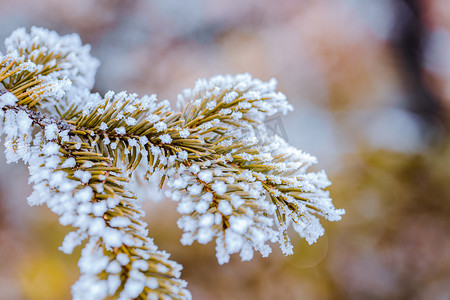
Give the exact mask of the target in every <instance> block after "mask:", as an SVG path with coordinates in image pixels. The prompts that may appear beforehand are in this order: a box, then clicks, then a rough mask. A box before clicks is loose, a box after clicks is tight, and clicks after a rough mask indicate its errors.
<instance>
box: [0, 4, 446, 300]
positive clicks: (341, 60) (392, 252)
mask: <svg viewBox="0 0 450 300" xmlns="http://www.w3.org/2000/svg"><path fill="white" fill-rule="evenodd" d="M32 25H36V26H42V27H47V28H50V29H54V30H56V31H58V32H59V33H60V34H67V33H72V32H77V33H79V34H80V36H81V38H82V40H83V42H85V43H89V44H91V45H92V53H93V55H94V56H96V57H98V58H99V59H100V60H101V63H102V64H101V67H100V69H99V71H98V73H97V81H96V82H97V84H96V86H95V90H96V91H98V92H101V93H104V92H106V91H108V90H110V89H111V90H115V91H121V90H127V91H129V92H137V93H139V94H140V95H143V94H151V93H157V94H158V96H159V98H160V99H165V98H167V99H169V100H171V101H172V103H173V100H174V99H176V95H177V94H178V93H179V92H181V91H182V90H183V89H184V88H187V87H192V86H193V85H194V82H195V80H196V79H197V78H200V77H206V78H208V77H210V76H213V75H215V74H221V73H232V74H236V73H242V72H249V73H251V74H253V75H254V76H255V77H258V78H261V79H263V80H268V79H270V78H271V77H276V78H277V79H278V82H279V89H280V90H281V91H283V92H284V93H285V94H286V95H287V97H288V99H290V102H291V103H292V104H293V105H294V107H295V111H294V112H293V113H290V114H289V115H288V116H286V117H283V118H282V122H283V124H282V125H283V127H284V128H285V130H286V135H287V138H288V140H289V142H290V143H291V144H293V145H294V146H296V147H298V148H300V149H303V150H305V151H307V152H310V153H312V154H314V155H316V156H317V157H318V159H319V164H318V166H317V168H316V169H317V170H318V169H325V170H327V172H328V174H329V177H330V179H331V181H332V182H333V185H332V186H331V187H330V191H331V193H332V197H333V199H334V204H335V206H336V207H339V208H345V209H346V211H347V214H346V215H345V216H344V218H343V220H342V221H340V222H337V223H330V222H323V223H324V226H325V229H326V235H325V236H323V237H321V238H320V239H319V241H318V242H317V243H316V244H314V245H313V246H308V245H307V243H306V242H304V241H303V240H301V239H299V238H295V239H294V243H295V248H294V252H295V254H294V255H292V256H289V257H284V256H283V255H282V254H281V252H280V251H279V250H278V249H277V246H276V245H274V247H273V249H274V251H273V253H272V255H270V256H269V257H268V258H265V259H263V258H261V257H260V256H258V255H257V256H256V257H255V258H254V259H253V260H252V261H251V262H240V261H239V257H233V258H232V260H231V262H230V263H229V264H227V265H225V266H219V265H218V264H217V262H216V258H215V251H214V249H213V247H214V245H208V246H203V245H201V246H199V245H193V246H191V247H182V246H181V244H180V243H179V238H180V236H181V232H180V230H179V229H178V228H177V226H176V224H175V223H176V220H177V218H178V215H177V213H176V209H175V204H174V203H172V202H170V201H161V202H158V203H154V202H151V201H147V202H146V204H145V206H146V211H147V221H148V222H149V224H150V234H151V236H152V237H154V239H155V242H156V244H157V245H158V246H159V247H160V249H163V250H166V251H168V252H170V253H172V258H173V259H174V260H176V261H178V262H179V263H181V264H182V265H183V266H184V270H183V273H182V276H183V278H184V279H186V280H187V281H188V282H189V288H190V290H191V291H192V294H193V298H194V299H207V300H209V299H262V300H265V299H267V300H269V299H439V300H440V299H442V300H444V299H450V250H449V249H450V234H449V232H450V184H449V178H450V176H449V175H450V142H449V135H448V134H449V130H448V129H449V111H450V110H449V109H450V6H449V2H448V0H395V1H394V0H333V1H329V0H278V1H273V0H232V1H219V0H209V1H206V0H184V1H175V0H152V1H151V0H147V1H146V0H133V1H132V0H100V1H99V0H79V1H66V0H40V1H34V0H1V1H0V37H1V39H2V40H3V39H4V38H5V37H7V36H8V35H9V34H10V33H11V32H12V31H13V30H14V29H16V28H17V27H22V26H25V27H31V26H32ZM2 50H4V49H2ZM27 176H28V175H27V170H26V168H25V167H24V166H23V165H20V164H19V165H6V164H5V162H4V157H3V156H1V155H0V299H5V300H9V299H14V300H15V299H19V300H20V299H27V300H28V299H30V300H41V299H45V300H53V299H58V300H59V299H71V296H70V286H71V285H72V284H73V283H74V282H75V281H76V279H77V278H78V275H79V274H78V269H77V266H76V261H77V259H78V255H79V253H76V255H74V256H67V255H65V254H63V253H61V252H59V251H58V250H57V247H58V246H59V245H60V244H61V242H62V240H63V237H64V235H65V233H66V232H68V231H69V230H70V229H69V228H64V227H63V226H60V225H59V224H58V222H57V218H56V216H55V215H53V214H52V213H51V212H49V211H48V209H47V208H46V207H28V206H27V204H26V200H25V199H26V197H27V195H28V194H29V193H30V190H31V188H30V186H28V185H27Z"/></svg>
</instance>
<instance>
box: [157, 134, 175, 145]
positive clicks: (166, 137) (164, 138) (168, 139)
mask: <svg viewBox="0 0 450 300" xmlns="http://www.w3.org/2000/svg"><path fill="white" fill-rule="evenodd" d="M159 138H160V140H161V142H162V143H164V144H170V143H171V142H172V138H171V137H170V135H168V134H167V133H166V134H163V135H161V136H160V137H159Z"/></svg>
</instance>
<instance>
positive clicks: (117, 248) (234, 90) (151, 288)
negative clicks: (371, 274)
mask: <svg viewBox="0 0 450 300" xmlns="http://www.w3.org/2000/svg"><path fill="white" fill-rule="evenodd" d="M6 48H7V53H6V54H5V55H4V56H0V83H1V86H0V137H1V136H2V135H4V136H5V140H4V144H5V148H6V152H5V153H6V159H7V161H8V162H17V161H19V160H22V161H24V162H25V163H26V164H28V166H29V170H30V175H31V176H30V182H31V183H33V193H32V194H31V195H30V197H29V198H28V202H29V204H30V205H38V204H44V203H46V204H47V206H48V207H49V208H50V209H51V210H52V211H53V212H55V213H56V214H58V215H59V216H60V218H59V221H60V223H61V224H63V225H71V226H72V227H74V228H75V231H73V232H71V233H69V234H68V235H67V236H66V238H65V240H64V242H63V245H62V246H61V247H60V249H61V250H62V251H64V252H65V253H71V252H72V250H73V248H74V247H76V246H78V245H81V244H83V243H84V244H85V245H84V249H83V250H82V255H81V258H80V261H79V266H80V270H81V277H80V279H79V280H78V282H77V283H76V284H75V285H74V286H73V290H72V293H73V296H74V299H107V298H108V299H109V298H119V299H168V298H170V299H190V298H191V296H190V294H189V291H188V290H187V289H186V283H185V282H184V281H182V280H180V279H179V278H180V270H181V266H180V265H178V264H176V263H175V262H172V261H170V260H169V259H168V257H169V255H168V254H167V253H165V252H161V251H159V250H158V249H157V247H156V246H155V245H154V244H153V241H152V239H151V238H149V237H148V236H147V230H146V224H145V223H144V222H143V221H142V216H143V214H144V213H143V211H142V209H141V205H140V202H139V200H138V199H137V198H136V196H135V195H136V194H137V193H138V192H139V191H138V190H136V187H135V183H136V182H138V181H139V182H150V181H151V180H152V178H153V179H154V178H155V177H156V176H158V179H159V189H162V187H163V184H164V182H165V180H166V179H168V184H167V191H166V194H167V196H169V197H171V198H172V199H174V200H176V201H179V204H178V212H179V213H181V214H182V215H183V216H182V217H181V218H180V219H179V221H178V225H179V227H180V228H181V229H182V230H183V231H184V233H183V237H182V239H181V242H182V243H183V244H191V243H193V242H194V241H195V240H197V241H198V242H200V243H208V242H209V241H211V240H212V239H213V238H216V243H217V246H216V251H217V258H218V261H219V263H220V264H223V263H226V262H228V261H229V258H230V255H231V254H233V253H240V256H241V258H242V259H243V260H249V259H251V258H252V257H253V252H254V250H257V251H259V252H261V254H262V255H263V256H267V255H268V254H269V253H270V252H271V248H270V246H269V243H270V242H277V241H278V242H279V243H280V245H281V248H282V250H283V252H284V253H285V254H290V253H292V245H291V243H290V242H289V237H288V235H287V229H288V227H289V225H290V224H292V225H293V227H294V229H295V230H296V231H297V232H298V233H299V235H300V236H302V237H304V238H305V239H306V240H307V241H308V242H309V243H312V242H314V241H315V240H317V238H318V237H319V236H321V235H322V234H323V232H324V231H323V228H322V226H321V225H320V223H319V219H318V218H317V216H322V217H324V218H326V219H328V220H330V221H337V220H339V219H340V218H341V215H342V214H343V213H344V211H343V210H339V209H335V208H334V206H333V204H332V202H331V199H330V198H329V194H328V192H327V191H326V190H325V189H326V187H327V186H328V185H329V184H330V182H329V181H328V179H327V177H326V174H325V172H323V171H322V172H318V173H311V172H310V173H308V172H307V169H308V168H309V167H310V166H311V165H312V164H313V163H316V159H315V157H313V156H311V155H309V154H306V153H303V152H301V151H298V150H296V149H294V148H292V147H291V146H289V145H288V144H287V143H286V142H284V141H283V140H282V139H280V138H275V137H270V136H268V133H267V130H266V128H265V125H264V121H265V120H266V119H267V118H268V117H270V116H272V115H274V114H276V113H283V114H284V113H287V112H288V111H290V110H292V106H291V105H290V104H289V103H288V102H287V100H286V97H285V96H284V95H283V94H281V93H279V92H276V81H275V80H270V81H269V82H268V83H265V82H262V81H260V80H258V79H252V78H251V76H250V75H248V74H242V75H237V76H230V75H226V76H216V77H213V78H211V79H210V80H209V81H208V80H205V79H201V80H199V81H197V83H196V85H195V87H194V89H192V90H189V89H187V90H184V92H183V95H180V96H179V97H178V104H179V109H180V111H179V112H176V111H175V110H173V109H172V108H171V107H170V105H169V102H168V101H158V100H157V98H156V96H155V95H152V96H144V97H142V98H138V96H137V95H136V94H128V93H126V92H121V93H114V92H108V93H107V94H106V95H104V97H102V96H100V95H99V94H94V93H91V91H90V88H92V86H93V79H94V76H95V70H96V68H97V67H98V61H97V60H96V59H94V58H92V57H90V55H89V46H83V45H81V42H80V40H79V38H78V36H76V35H71V36H65V37H60V36H58V35H57V34H56V33H55V32H51V31H48V30H45V29H40V28H34V27H33V28H32V29H31V33H30V34H27V33H26V32H25V30H24V29H19V30H17V31H15V32H14V33H13V34H12V35H11V37H9V38H8V39H6Z"/></svg>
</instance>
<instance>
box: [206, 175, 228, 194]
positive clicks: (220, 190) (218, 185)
mask: <svg viewBox="0 0 450 300" xmlns="http://www.w3.org/2000/svg"><path fill="white" fill-rule="evenodd" d="M199 175H200V174H199ZM211 188H212V189H213V190H214V192H216V194H217V195H219V196H221V195H223V194H225V192H226V191H227V185H226V184H225V183H224V182H223V181H218V180H217V181H215V182H214V183H213V184H212V185H211Z"/></svg>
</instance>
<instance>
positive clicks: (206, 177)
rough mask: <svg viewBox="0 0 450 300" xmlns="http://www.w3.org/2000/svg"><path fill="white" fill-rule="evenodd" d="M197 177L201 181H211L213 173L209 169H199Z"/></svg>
mask: <svg viewBox="0 0 450 300" xmlns="http://www.w3.org/2000/svg"><path fill="white" fill-rule="evenodd" d="M198 178H199V179H200V180H201V181H203V182H206V183H208V182H211V181H212V179H213V173H212V172H211V171H201V172H200V173H198Z"/></svg>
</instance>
